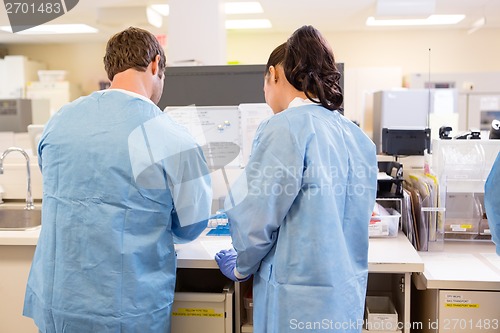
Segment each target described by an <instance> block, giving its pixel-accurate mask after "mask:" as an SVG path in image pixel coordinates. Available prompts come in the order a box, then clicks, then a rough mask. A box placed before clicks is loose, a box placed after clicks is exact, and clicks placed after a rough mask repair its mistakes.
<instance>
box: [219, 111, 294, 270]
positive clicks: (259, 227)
mask: <svg viewBox="0 0 500 333" xmlns="http://www.w3.org/2000/svg"><path fill="white" fill-rule="evenodd" d="M273 120H275V119H271V120H270V121H268V122H267V123H266V125H265V126H261V127H260V128H259V130H258V131H257V134H256V138H255V141H254V147H253V151H252V155H251V157H250V160H249V163H248V165H247V166H246V168H245V172H244V174H243V176H242V177H240V178H239V179H238V181H237V182H236V183H235V185H234V186H233V188H232V189H231V193H229V198H226V204H225V205H226V208H228V209H227V211H226V213H227V215H228V218H229V225H230V230H231V237H232V241H233V247H234V249H235V250H236V252H237V261H236V272H235V276H237V277H243V278H244V277H246V276H248V275H251V274H253V273H255V272H256V271H257V269H258V268H259V265H260V262H261V261H262V259H263V258H264V257H265V256H266V255H267V254H268V253H269V251H270V250H271V249H272V247H273V246H274V244H275V242H276V239H277V233H278V229H279V227H280V225H281V224H282V222H283V221H284V218H285V216H286V214H287V212H288V211H289V209H290V207H291V205H292V203H293V201H294V200H295V198H296V197H297V194H298V193H299V191H300V188H301V181H302V172H303V165H304V163H303V156H304V153H303V152H301V151H300V150H299V148H298V144H297V142H296V139H295V137H294V136H293V133H291V132H290V128H289V124H288V122H287V119H286V118H285V119H279V120H280V121H273Z"/></svg>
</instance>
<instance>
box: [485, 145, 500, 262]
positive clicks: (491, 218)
mask: <svg viewBox="0 0 500 333" xmlns="http://www.w3.org/2000/svg"><path fill="white" fill-rule="evenodd" d="M484 206H485V207H484V208H485V210H486V216H487V217H488V225H489V227H490V231H491V239H492V240H493V242H494V243H495V244H496V251H497V254H498V255H499V256H500V154H498V156H497V158H496V160H495V163H494V164H493V167H492V168H491V171H490V174H489V175H488V178H487V179H486V183H485V185H484Z"/></svg>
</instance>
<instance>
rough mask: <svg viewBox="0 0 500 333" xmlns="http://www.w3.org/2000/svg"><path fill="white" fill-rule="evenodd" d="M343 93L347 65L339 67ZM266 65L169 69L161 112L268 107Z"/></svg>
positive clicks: (160, 105) (160, 102)
mask: <svg viewBox="0 0 500 333" xmlns="http://www.w3.org/2000/svg"><path fill="white" fill-rule="evenodd" d="M337 67H338V69H339V71H340V73H341V75H342V76H341V79H340V86H341V87H342V89H344V64H343V63H338V64H337ZM265 68H266V66H265V65H221V66H185V67H184V66H183V67H167V68H166V70H165V84H164V87H163V94H162V97H161V99H160V101H159V102H158V106H159V107H160V109H162V110H163V109H165V107H167V106H174V107H175V106H187V105H197V106H226V105H240V104H242V103H265V99H264V91H263V88H264V74H265Z"/></svg>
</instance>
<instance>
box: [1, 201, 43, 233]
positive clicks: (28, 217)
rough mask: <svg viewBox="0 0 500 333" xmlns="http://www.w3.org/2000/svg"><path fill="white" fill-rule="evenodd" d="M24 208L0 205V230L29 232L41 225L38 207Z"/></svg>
mask: <svg viewBox="0 0 500 333" xmlns="http://www.w3.org/2000/svg"><path fill="white" fill-rule="evenodd" d="M24 208H25V206H7V207H4V206H2V205H0V230H29V229H33V228H36V227H38V226H40V225H41V223H42V211H41V209H40V207H37V208H35V209H30V210H28V209H24Z"/></svg>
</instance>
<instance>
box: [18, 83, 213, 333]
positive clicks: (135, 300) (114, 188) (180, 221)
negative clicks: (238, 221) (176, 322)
mask: <svg viewBox="0 0 500 333" xmlns="http://www.w3.org/2000/svg"><path fill="white" fill-rule="evenodd" d="M38 154H39V163H40V167H41V170H42V175H43V202H42V229H41V233H40V238H39V240H38V244H37V248H36V251H35V255H34V258H33V263H32V267H31V271H30V275H29V279H28V284H27V288H26V296H25V303H24V315H26V316H28V317H31V318H33V319H34V321H35V323H36V325H37V326H38V327H39V329H40V331H41V332H47V333H49V332H50V333H52V332H71V333H75V332H76V333H78V332H86V333H89V332H99V333H111V332H112V333H125V332H162V333H165V332H170V314H171V306H172V302H173V298H174V286H175V273H176V255H175V249H174V241H179V242H187V241H190V240H193V239H194V238H196V237H197V236H198V235H199V234H200V233H201V232H202V231H203V230H204V228H205V227H206V218H208V216H209V213H210V208H211V186H210V178H209V174H208V169H207V165H206V161H205V158H204V156H203V153H202V151H201V148H200V147H199V146H197V144H196V143H195V141H194V139H193V138H192V137H191V136H190V135H189V134H188V133H187V131H186V130H185V129H184V128H183V127H181V126H180V125H178V124H176V123H174V122H173V121H172V120H171V119H170V118H169V117H168V116H167V115H166V114H163V113H162V112H161V110H160V109H159V108H158V107H157V106H156V105H154V104H153V103H152V102H151V101H148V100H145V99H144V98H141V97H140V96H139V95H134V94H131V93H125V92H124V91H119V90H106V91H99V92H94V93H92V94H91V95H89V96H86V97H82V98H79V99H77V100H76V101H74V102H72V103H70V104H68V105H67V106H65V107H63V108H62V109H61V110H60V111H59V112H58V113H56V114H55V115H54V116H53V117H52V118H51V119H50V121H49V122H48V123H47V125H46V128H45V131H44V133H43V135H42V138H41V141H40V144H39V147H38ZM202 217H204V220H203V219H202ZM196 220H198V221H196Z"/></svg>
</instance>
